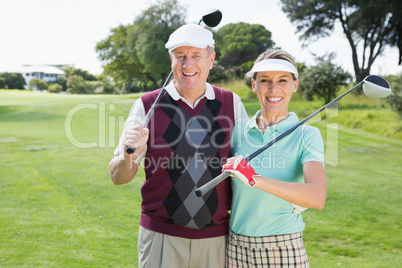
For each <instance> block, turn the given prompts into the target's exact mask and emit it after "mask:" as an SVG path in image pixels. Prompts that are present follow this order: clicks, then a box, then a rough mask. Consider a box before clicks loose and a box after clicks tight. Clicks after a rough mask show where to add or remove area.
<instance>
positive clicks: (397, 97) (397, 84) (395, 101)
mask: <svg viewBox="0 0 402 268" xmlns="http://www.w3.org/2000/svg"><path fill="white" fill-rule="evenodd" d="M385 79H386V80H387V81H388V82H389V85H390V87H391V88H392V94H391V95H390V96H389V97H388V98H387V102H388V103H389V104H390V105H391V108H392V109H393V110H394V111H395V112H397V113H398V115H399V118H400V119H402V74H400V75H398V76H397V75H389V76H387V77H385Z"/></svg>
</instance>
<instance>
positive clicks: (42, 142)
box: [0, 90, 402, 267]
mask: <svg viewBox="0 0 402 268" xmlns="http://www.w3.org/2000/svg"><path fill="white" fill-rule="evenodd" d="M243 93H244V94H248V93H247V91H244V92H243ZM239 95H240V94H239ZM138 96H139V95H138V94H137V95H134V94H133V95H122V96H117V95H78V96H77V95H56V94H40V93H33V92H26V91H23V92H22V91H12V90H7V91H6V90H0V129H1V131H0V150H1V154H0V204H1V206H0V245H1V247H0V267H137V231H138V222H139V214H140V202H141V197H140V187H141V184H142V181H143V179H144V174H143V171H142V170H140V173H139V175H138V176H137V177H136V178H135V180H134V181H133V182H131V183H130V184H127V185H122V186H115V185H113V184H112V182H111V180H110V178H109V170H108V163H109V161H110V159H111V157H112V153H113V150H114V148H115V146H116V144H117V140H118V138H119V135H120V133H121V127H122V125H121V123H120V122H121V121H124V119H125V117H126V116H127V114H128V112H129V110H130V108H131V104H132V102H133V100H134V99H135V98H137V97H138ZM244 103H245V106H246V107H247V110H248V112H249V115H252V114H254V113H255V111H257V110H258V109H259V104H258V103H257V102H256V100H255V99H250V100H246V99H245V100H244ZM321 106H322V103H320V102H305V101H303V100H302V99H301V98H300V97H299V96H297V95H295V96H294V99H293V100H292V104H291V107H290V110H293V111H295V112H296V113H297V114H298V115H299V118H300V119H303V118H304V117H306V116H307V115H309V114H310V113H312V112H313V111H315V110H316V109H318V108H319V107H321ZM327 117H328V119H327V120H321V118H320V116H317V117H316V118H314V119H312V120H311V124H312V125H314V126H317V127H319V128H320V129H321V131H322V134H323V138H324V142H325V145H326V159H327V165H326V172H327V176H328V198H327V203H326V207H325V209H324V210H322V211H315V210H307V211H306V212H304V213H303V217H304V219H305V222H306V229H305V231H304V240H305V244H306V248H307V252H308V254H309V258H310V263H311V267H339V266H341V267H398V266H400V264H401V263H402V254H401V248H402V237H401V234H400V230H401V219H402V215H401V214H402V211H401V206H400V204H401V203H402V197H401V193H400V189H401V186H402V185H401V184H402V183H401V180H400V179H401V174H402V167H401V164H400V163H402V154H401V152H402V144H401V140H402V138H401V134H400V132H401V127H400V124H401V121H398V120H397V116H396V115H395V114H394V113H393V112H391V111H390V110H389V108H388V107H387V105H385V104H384V103H382V102H379V101H377V100H376V101H372V100H367V99H364V98H361V97H357V96H350V97H347V98H346V99H345V100H344V101H341V102H340V104H339V109H338V110H336V109H332V110H329V111H328V113H327ZM66 119H67V120H66ZM69 119H71V120H70V121H69ZM69 122H71V124H70V123H69ZM99 122H100V123H99ZM66 133H67V134H66ZM68 133H72V134H73V136H71V135H70V136H69V134H68ZM334 137H335V138H334ZM77 145H85V146H86V147H89V148H80V147H77Z"/></svg>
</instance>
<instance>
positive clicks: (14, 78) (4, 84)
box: [0, 73, 27, 89]
mask: <svg viewBox="0 0 402 268" xmlns="http://www.w3.org/2000/svg"><path fill="white" fill-rule="evenodd" d="M26 84H27V83H26V82H25V79H24V77H23V76H22V74H20V73H0V88H9V89H24V86H25V85H26Z"/></svg>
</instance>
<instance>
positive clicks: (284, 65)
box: [246, 59, 298, 78]
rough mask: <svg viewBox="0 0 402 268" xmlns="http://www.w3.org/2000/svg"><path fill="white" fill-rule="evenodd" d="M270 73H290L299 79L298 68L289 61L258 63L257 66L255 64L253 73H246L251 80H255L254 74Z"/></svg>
mask: <svg viewBox="0 0 402 268" xmlns="http://www.w3.org/2000/svg"><path fill="white" fill-rule="evenodd" d="M268 71H283V72H289V73H292V74H294V75H295V76H296V77H298V73H297V69H296V67H295V66H294V65H293V64H291V63H290V62H288V61H287V60H281V59H267V60H262V61H260V62H257V63H256V64H254V66H253V68H252V69H251V71H249V72H248V73H246V75H247V76H248V77H250V78H253V76H254V73H258V72H268Z"/></svg>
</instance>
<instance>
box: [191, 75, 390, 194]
mask: <svg viewBox="0 0 402 268" xmlns="http://www.w3.org/2000/svg"><path fill="white" fill-rule="evenodd" d="M360 85H362V87H363V92H364V94H365V95H366V96H368V97H370V98H385V97H388V96H389V95H390V94H391V87H390V86H389V84H388V82H387V81H385V80H384V79H383V78H381V77H379V76H376V75H369V76H367V77H366V78H364V79H363V81H361V82H360V83H358V84H357V85H355V86H354V87H353V88H351V89H349V90H348V91H346V92H345V93H343V94H342V95H340V96H339V97H337V98H336V99H334V100H332V101H331V102H329V103H327V104H326V105H324V106H323V107H321V108H320V109H318V110H317V111H315V112H314V113H312V114H311V115H309V116H308V117H306V118H305V119H304V120H303V121H300V122H299V123H297V124H295V125H293V126H292V127H291V128H290V129H288V130H287V131H285V132H283V133H282V134H281V135H279V136H278V137H276V138H274V139H273V140H271V141H270V142H268V143H267V144H265V145H264V146H263V147H261V148H260V149H258V150H257V151H255V152H254V153H252V154H250V155H249V156H248V157H247V158H245V160H246V161H247V162H249V161H250V160H251V159H253V158H254V157H256V156H257V155H259V154H260V153H262V152H263V151H265V150H266V149H268V148H269V147H271V146H272V145H273V144H275V143H276V142H278V141H279V140H281V139H282V138H283V137H285V136H287V135H288V134H290V133H291V132H293V131H294V130H295V129H296V128H298V127H299V126H301V125H303V124H304V123H305V122H307V121H308V120H310V119H311V118H313V117H314V116H316V115H317V114H318V113H320V112H322V111H323V110H324V109H326V108H327V107H328V106H330V105H331V104H333V103H334V102H336V101H338V100H340V99H341V98H343V97H344V96H346V95H347V94H349V93H350V92H352V91H353V90H354V89H356V88H357V87H358V86H360ZM229 175H230V172H229V171H224V172H222V174H220V175H219V176H217V177H215V178H214V179H212V180H211V181H209V182H208V183H206V184H204V185H203V186H201V187H199V188H198V189H196V190H195V194H196V195H197V196H198V197H202V196H203V195H205V194H206V193H207V192H208V191H210V190H211V189H212V188H214V187H215V186H216V185H218V184H219V183H221V182H222V181H223V180H225V179H226V178H227V177H229Z"/></svg>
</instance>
